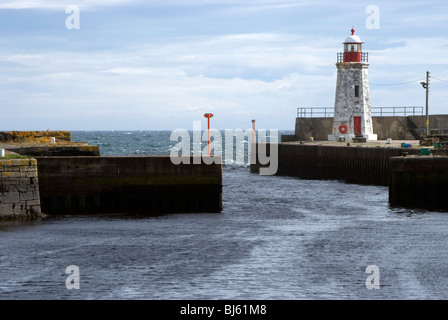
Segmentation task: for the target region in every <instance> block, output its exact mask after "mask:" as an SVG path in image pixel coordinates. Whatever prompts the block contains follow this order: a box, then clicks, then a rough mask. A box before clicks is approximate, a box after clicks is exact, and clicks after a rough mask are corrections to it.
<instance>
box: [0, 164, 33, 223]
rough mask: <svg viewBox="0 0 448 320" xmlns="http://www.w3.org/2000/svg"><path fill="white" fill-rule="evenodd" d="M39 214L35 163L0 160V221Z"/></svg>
mask: <svg viewBox="0 0 448 320" xmlns="http://www.w3.org/2000/svg"><path fill="white" fill-rule="evenodd" d="M40 214H41V207H40V197H39V181H38V169H37V161H36V160H35V159H0V220H2V219H26V218H35V217H37V216H39V215H40Z"/></svg>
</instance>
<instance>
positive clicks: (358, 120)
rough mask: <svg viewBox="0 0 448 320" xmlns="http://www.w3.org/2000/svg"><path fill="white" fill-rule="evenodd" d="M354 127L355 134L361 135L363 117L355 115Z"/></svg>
mask: <svg viewBox="0 0 448 320" xmlns="http://www.w3.org/2000/svg"><path fill="white" fill-rule="evenodd" d="M353 127H354V128H355V135H356V136H360V135H361V117H353Z"/></svg>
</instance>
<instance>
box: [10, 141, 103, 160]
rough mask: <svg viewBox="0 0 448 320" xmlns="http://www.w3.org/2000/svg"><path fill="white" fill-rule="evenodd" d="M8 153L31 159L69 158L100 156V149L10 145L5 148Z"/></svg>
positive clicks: (87, 146)
mask: <svg viewBox="0 0 448 320" xmlns="http://www.w3.org/2000/svg"><path fill="white" fill-rule="evenodd" d="M6 149H7V150H8V151H11V152H14V153H17V154H20V155H23V156H32V157H35V156H36V157H52V156H60V157H64V156H67V157H70V156H91V157H96V156H100V147H99V146H93V145H60V144H55V145H52V144H47V145H38V146H21V145H11V146H8V147H6Z"/></svg>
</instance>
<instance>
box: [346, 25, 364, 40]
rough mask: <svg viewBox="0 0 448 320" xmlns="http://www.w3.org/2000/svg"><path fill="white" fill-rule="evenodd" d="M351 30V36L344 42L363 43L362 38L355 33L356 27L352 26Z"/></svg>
mask: <svg viewBox="0 0 448 320" xmlns="http://www.w3.org/2000/svg"><path fill="white" fill-rule="evenodd" d="M351 31H352V34H351V35H349V36H348V37H347V38H346V39H345V42H344V43H363V42H362V41H361V39H360V38H359V37H358V36H357V35H355V29H353V28H352V30H351Z"/></svg>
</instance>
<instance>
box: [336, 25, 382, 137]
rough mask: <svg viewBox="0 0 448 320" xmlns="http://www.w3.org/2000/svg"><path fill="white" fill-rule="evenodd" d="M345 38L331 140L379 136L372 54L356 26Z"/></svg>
mask: <svg viewBox="0 0 448 320" xmlns="http://www.w3.org/2000/svg"><path fill="white" fill-rule="evenodd" d="M351 32H352V34H351V35H350V36H348V37H347V38H346V39H345V42H344V52H343V53H338V60H337V63H336V67H337V68H338V74H337V82H336V97H335V103H334V120H333V132H332V133H331V134H329V135H328V140H336V141H337V140H341V139H342V140H344V141H351V140H354V141H368V140H377V135H376V134H373V127H372V115H371V111H370V98H369V80H368V73H367V70H368V68H369V63H368V54H367V53H365V52H362V44H363V42H362V41H361V39H360V38H359V37H358V36H356V35H355V30H354V29H352V30H351Z"/></svg>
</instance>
